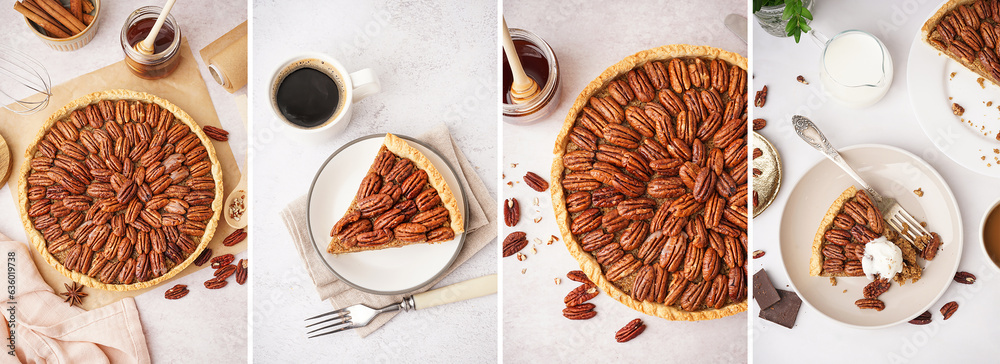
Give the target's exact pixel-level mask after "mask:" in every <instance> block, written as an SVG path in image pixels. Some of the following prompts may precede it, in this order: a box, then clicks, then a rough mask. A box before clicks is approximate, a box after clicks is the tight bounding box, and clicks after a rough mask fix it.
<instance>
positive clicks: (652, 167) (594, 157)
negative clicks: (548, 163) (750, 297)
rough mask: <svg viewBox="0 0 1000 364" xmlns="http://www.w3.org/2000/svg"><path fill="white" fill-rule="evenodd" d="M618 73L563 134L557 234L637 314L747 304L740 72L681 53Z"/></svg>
mask: <svg viewBox="0 0 1000 364" xmlns="http://www.w3.org/2000/svg"><path fill="white" fill-rule="evenodd" d="M668 47H670V46H668ZM675 47H676V46H675ZM680 47H688V46H680ZM697 48H701V47H697ZM685 49H687V48H685ZM703 49H709V48H703ZM712 51H716V50H712ZM616 67H617V66H616ZM622 74H623V75H622V76H620V77H617V78H615V79H612V80H610V81H609V82H608V83H607V84H605V85H604V86H602V87H601V88H600V89H598V90H597V91H596V92H595V93H594V94H593V95H591V97H590V98H589V99H588V100H584V99H583V98H582V97H581V99H579V100H578V101H577V103H578V104H579V103H581V101H580V100H584V101H586V104H585V106H583V107H582V109H580V112H579V113H578V114H577V115H575V116H574V117H575V118H576V119H575V122H573V123H572V124H571V125H567V126H566V128H568V130H567V129H564V134H566V135H567V138H568V142H567V143H566V145H565V149H564V150H565V152H564V153H561V164H560V163H557V168H556V169H554V171H553V175H554V176H553V179H554V180H557V181H559V180H561V187H562V190H564V191H565V192H564V193H565V197H564V198H563V199H564V201H560V202H564V204H565V213H566V215H567V216H566V221H567V226H565V227H564V234H566V233H567V232H568V235H571V237H572V238H574V240H575V241H576V242H577V243H578V244H579V247H580V249H581V250H582V251H583V252H585V253H584V254H586V255H589V256H590V257H591V258H592V259H593V261H596V262H597V264H599V265H600V269H601V274H602V275H603V276H604V278H605V279H607V281H609V282H610V283H611V284H612V285H614V287H615V288H617V289H618V290H620V291H621V292H624V294H625V295H627V297H620V298H619V297H616V299H619V300H622V301H623V302H625V301H628V302H626V303H627V304H629V305H630V306H632V307H636V308H637V309H640V308H639V307H641V306H644V305H655V306H657V307H663V306H668V307H669V310H670V311H671V313H669V314H660V315H661V316H664V317H667V316H666V315H671V317H674V318H682V317H680V316H684V315H682V314H678V313H677V312H679V311H686V312H697V311H711V310H716V309H720V308H723V307H724V306H727V305H736V304H740V303H744V302H745V301H746V289H747V288H746V280H747V279H746V278H747V273H746V264H747V262H746V237H747V236H746V227H747V176H746V174H747V171H746V161H747V160H746V159H747V143H746V136H747V130H746V128H747V115H746V104H747V97H746V77H747V76H746V71H745V70H743V69H742V68H741V67H739V66H734V65H731V64H729V63H728V62H726V61H724V60H722V59H717V58H713V57H691V56H686V57H674V58H669V59H661V60H651V61H648V62H645V63H644V64H641V65H639V66H637V67H635V68H633V69H631V70H628V71H627V73H622ZM585 92H586V91H585ZM559 149H560V147H559V145H558V144H557V152H559ZM561 193H562V192H561V191H560V192H555V191H554V192H553V194H554V195H556V196H557V197H556V199H557V200H558V199H559V198H560V197H561ZM563 213H564V212H561V211H559V209H558V208H557V216H559V215H560V214H563ZM573 250H574V249H571V252H573ZM585 260H586V261H592V260H591V259H585ZM584 264H588V263H584ZM585 270H587V269H585ZM650 307H652V306H650ZM733 312H736V311H733ZM674 315H676V316H674ZM704 317H709V316H704ZM714 317H721V315H719V316H711V317H709V318H714ZM688 319H690V318H688Z"/></svg>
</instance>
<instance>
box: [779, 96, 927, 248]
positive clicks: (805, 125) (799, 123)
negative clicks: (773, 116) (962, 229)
mask: <svg viewBox="0 0 1000 364" xmlns="http://www.w3.org/2000/svg"><path fill="white" fill-rule="evenodd" d="M792 125H793V126H795V133H797V134H798V135H799V137H800V138H802V140H805V142H806V143H807V144H809V145H810V146H812V147H813V148H816V150H818V151H820V152H822V153H823V155H825V156H826V157H827V158H829V159H830V160H831V161H833V163H834V164H836V165H837V166H839V167H840V168H841V169H843V170H844V172H847V174H848V175H849V176H851V177H852V178H854V180H855V181H857V182H858V184H860V185H861V188H862V189H864V190H865V192H867V193H868V196H869V197H871V200H872V203H874V204H875V207H876V208H878V211H879V212H881V213H882V216H883V217H884V218H885V220H886V222H888V223H889V226H890V227H892V229H893V230H896V232H898V233H899V235H901V236H903V238H904V239H906V240H907V241H909V242H910V244H915V243H916V240H917V238H918V237H919V236H930V235H931V233H930V232H928V231H927V229H925V228H924V227H923V226H920V223H919V222H918V221H917V219H915V218H913V215H911V214H910V213H909V212H907V211H906V210H905V209H903V207H902V206H900V205H899V203H898V202H896V199H894V198H892V197H888V196H882V195H881V194H879V193H878V192H876V191H875V189H873V188H872V186H871V185H869V184H868V182H865V180H863V179H861V176H860V175H858V172H855V171H854V168H851V166H850V165H848V164H847V162H846V161H844V158H842V157H841V156H840V153H838V152H837V149H835V148H834V147H833V145H830V141H828V140H827V139H826V136H825V135H823V132H821V131H819V128H817V127H816V124H813V122H812V121H810V120H809V119H807V118H806V117H804V116H802V115H795V116H793V117H792ZM917 234H920V235H917Z"/></svg>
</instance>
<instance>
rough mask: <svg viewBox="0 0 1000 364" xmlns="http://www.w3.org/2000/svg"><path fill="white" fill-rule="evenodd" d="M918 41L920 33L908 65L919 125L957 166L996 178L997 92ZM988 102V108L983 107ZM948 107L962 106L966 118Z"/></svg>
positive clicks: (999, 158) (999, 168)
mask: <svg viewBox="0 0 1000 364" xmlns="http://www.w3.org/2000/svg"><path fill="white" fill-rule="evenodd" d="M942 4H943V3H942ZM938 8H940V6H939V7H938ZM935 9H937V8H935ZM921 38H922V34H921V33H920V32H919V31H918V32H917V35H916V36H914V37H913V43H912V44H911V45H910V56H909V59H908V60H907V65H906V84H907V88H908V89H909V93H910V103H911V104H913V112H914V113H915V114H916V115H917V120H918V121H919V122H920V126H921V127H922V128H923V129H924V133H927V137H929V138H930V139H931V141H932V142H933V143H934V145H935V146H936V147H937V148H938V149H939V150H941V152H943V153H944V154H945V155H947V156H948V157H949V158H951V159H952V160H954V161H955V163H958V164H960V165H961V166H963V167H965V168H968V169H971V170H973V171H976V172H979V173H982V174H985V175H987V176H990V177H1000V153H995V152H994V149H997V148H1000V141H997V139H996V136H997V133H998V132H1000V109H998V107H1000V87H997V86H996V85H994V84H992V83H991V82H990V81H985V80H984V81H983V86H980V85H979V83H978V82H976V79H977V78H979V75H978V74H976V73H975V72H972V71H970V70H968V69H966V68H965V67H964V66H962V65H961V64H960V63H958V62H956V61H954V60H952V59H951V58H949V57H948V56H945V55H944V54H941V53H940V52H938V51H937V50H936V49H934V48H933V47H931V46H930V45H928V44H926V43H924V41H923V40H922V39H921ZM952 73H954V74H955V76H954V77H953V76H952ZM989 102H992V104H991V105H990V106H986V104H987V103H989ZM952 103H957V104H959V105H961V106H962V107H964V108H965V113H964V114H962V116H956V115H955V114H954V113H952V110H951V106H952V105H951V104H952ZM983 157H985V159H984V158H983Z"/></svg>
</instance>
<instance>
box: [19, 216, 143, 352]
mask: <svg viewBox="0 0 1000 364" xmlns="http://www.w3.org/2000/svg"><path fill="white" fill-rule="evenodd" d="M0 254H2V257H3V258H4V260H6V261H7V266H8V270H7V271H8V277H7V285H8V286H7V290H6V291H5V292H6V293H8V294H9V293H10V292H11V291H10V290H11V288H13V290H14V297H13V299H10V297H9V296H8V295H6V294H5V295H4V296H5V297H6V298H8V300H5V301H4V302H3V304H2V306H0V309H2V311H3V313H2V314H3V316H4V317H6V319H7V320H8V321H13V322H12V323H11V324H12V325H11V332H12V334H13V335H12V336H13V341H14V351H15V353H16V354H17V358H16V360H15V359H14V358H13V356H11V355H9V354H8V352H9V348H6V349H4V350H3V353H0V357H2V358H3V360H0V362H4V363H7V362H21V363H149V362H150V358H149V348H148V347H147V346H146V336H145V335H144V334H143V333H142V324H141V323H140V321H139V311H138V309H137V308H136V307H135V300H134V299H132V298H131V297H128V298H124V299H122V300H120V301H118V302H115V303H112V304H109V305H107V306H104V307H101V308H98V309H95V310H92V311H85V310H84V309H82V308H79V307H73V306H69V305H67V304H66V302H64V300H63V298H62V296H60V295H58V294H57V293H56V292H54V291H53V290H52V288H51V287H49V286H48V284H46V283H45V280H43V279H42V276H41V274H39V273H38V268H37V267H36V266H35V262H34V261H32V256H31V254H30V252H29V251H28V246H27V245H25V244H23V243H20V242H16V241H11V240H10V238H8V237H6V236H4V235H3V234H0ZM11 265H13V266H14V275H13V282H14V283H13V284H11V281H10V280H11V276H10V270H9V268H10V266H11ZM86 291H87V289H85V290H84V292H86ZM12 316H13V320H12V319H11V317H12ZM0 335H2V332H0ZM7 343H8V344H9V341H8V342H7Z"/></svg>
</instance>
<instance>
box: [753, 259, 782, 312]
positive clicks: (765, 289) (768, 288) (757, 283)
mask: <svg viewBox="0 0 1000 364" xmlns="http://www.w3.org/2000/svg"><path fill="white" fill-rule="evenodd" d="M753 298H754V299H755V300H757V306H760V309H761V310H764V309H765V308H768V307H771V305H773V304H775V303H777V302H778V300H780V299H781V297H778V291H777V290H776V289H774V285H773V284H771V279H770V278H768V277H767V272H765V271H764V269H761V270H759V271H757V273H754V274H753Z"/></svg>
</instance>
